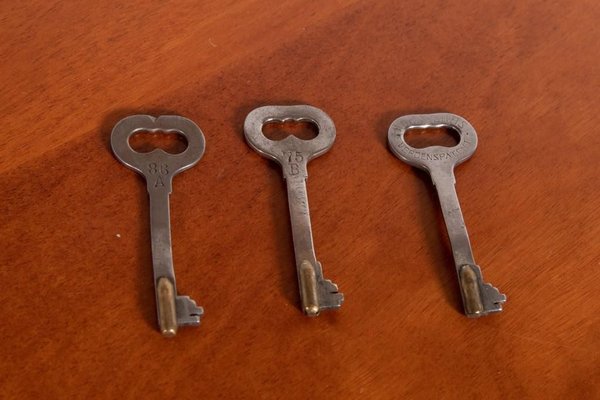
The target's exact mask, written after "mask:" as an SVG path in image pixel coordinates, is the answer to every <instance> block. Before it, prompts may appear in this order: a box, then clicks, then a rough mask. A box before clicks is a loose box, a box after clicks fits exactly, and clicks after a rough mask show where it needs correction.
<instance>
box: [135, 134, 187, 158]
mask: <svg viewBox="0 0 600 400" xmlns="http://www.w3.org/2000/svg"><path fill="white" fill-rule="evenodd" d="M129 146H131V148H132V149H133V150H134V151H136V152H138V153H149V152H151V151H153V150H154V149H162V150H164V151H166V152H167V153H169V154H179V153H183V152H184V151H185V149H187V147H188V141H187V139H186V138H185V136H183V135H182V134H181V133H180V132H177V131H162V130H141V131H137V132H135V133H134V134H133V135H131V136H130V137H129Z"/></svg>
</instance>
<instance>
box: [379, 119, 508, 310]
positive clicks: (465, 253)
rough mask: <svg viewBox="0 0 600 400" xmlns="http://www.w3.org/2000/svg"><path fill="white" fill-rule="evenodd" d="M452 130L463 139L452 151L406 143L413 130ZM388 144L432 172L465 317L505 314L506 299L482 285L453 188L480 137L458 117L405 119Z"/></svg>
mask: <svg viewBox="0 0 600 400" xmlns="http://www.w3.org/2000/svg"><path fill="white" fill-rule="evenodd" d="M427 128H450V129H453V130H455V131H456V132H458V134H459V135H460V141H459V143H458V144H457V145H456V146H454V147H451V148H448V147H442V146H430V147H426V148H423V149H416V148H414V147H411V146H410V145H408V144H407V143H406V141H405V140H404V134H405V133H406V131H408V130H410V129H427ZM388 142H389V145H390V148H391V150H392V152H393V153H394V154H395V155H396V156H397V157H398V158H399V159H401V160H402V161H404V162H406V163H408V164H410V165H412V166H414V167H417V168H420V169H423V170H425V171H427V172H429V175H430V176H431V180H432V181H433V184H434V185H435V188H436V190H437V193H438V197H439V199H440V205H441V207H442V213H443V215H444V221H445V223H446V229H447V231H448V236H449V238H450V244H451V246H452V253H453V255H454V264H455V266H456V273H457V275H458V282H459V285H460V292H461V295H462V300H463V306H464V310H465V314H466V315H467V316H468V317H481V316H484V315H487V314H490V313H495V312H500V311H502V304H503V303H504V302H505V301H506V296H505V295H504V294H501V293H500V292H499V291H498V289H496V288H495V287H493V286H492V285H491V284H489V283H485V282H484V281H483V277H482V275H481V269H480V268H479V266H478V265H477V264H475V260H474V258H473V251H472V249H471V244H470V242H469V235H468V234H467V228H466V226H465V222H464V220H463V216H462V212H461V210H460V204H459V203H458V196H457V195H456V189H455V187H454V184H455V178H454V167H455V166H456V165H458V164H460V163H462V162H463V161H465V160H467V159H469V158H470V157H471V156H472V155H473V153H474V152H475V149H476V148H477V134H476V133H475V129H474V128H473V127H472V126H471V124H469V122H468V121H467V120H465V119H464V118H462V117H459V116H458V115H454V114H447V113H440V114H421V115H405V116H402V117H400V118H398V119H396V120H395V121H394V122H393V123H392V125H391V126H390V129H389V132H388Z"/></svg>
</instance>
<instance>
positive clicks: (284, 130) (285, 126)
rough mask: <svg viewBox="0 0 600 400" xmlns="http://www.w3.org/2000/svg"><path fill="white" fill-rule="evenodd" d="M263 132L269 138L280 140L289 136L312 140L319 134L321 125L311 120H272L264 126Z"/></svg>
mask: <svg viewBox="0 0 600 400" xmlns="http://www.w3.org/2000/svg"><path fill="white" fill-rule="evenodd" d="M262 133H263V135H265V137H267V138H268V139H271V140H275V141H279V140H283V139H285V138H287V137H288V136H295V137H297V138H298V139H302V140H312V139H314V138H316V137H317V136H318V135H319V127H318V126H317V125H316V124H315V123H314V122H312V121H309V120H305V119H304V120H303V119H300V120H297V119H286V120H283V121H281V120H272V121H268V122H266V123H265V124H264V125H263V126H262Z"/></svg>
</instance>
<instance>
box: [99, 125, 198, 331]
mask: <svg viewBox="0 0 600 400" xmlns="http://www.w3.org/2000/svg"><path fill="white" fill-rule="evenodd" d="M141 131H144V132H166V133H177V134H180V135H183V136H184V137H185V139H186V140H187V148H186V149H185V150H184V151H183V152H182V153H179V154H169V153H167V152H165V151H163V150H162V149H154V150H152V151H151V152H149V153H138V152H137V151H135V150H133V149H132V148H131V146H130V145H129V138H130V137H131V136H132V135H134V134H135V133H137V132H141ZM110 142H111V146H112V150H113V153H114V154H115V156H116V157H117V159H119V161H121V162H122V163H123V164H125V165H126V166H127V167H129V168H131V169H133V170H134V171H136V172H138V173H140V174H142V175H144V177H145V178H146V188H147V189H148V195H149V197H150V230H151V240H152V266H153V269H154V289H155V292H156V309H157V314H158V325H159V327H160V331H161V333H162V334H163V335H164V336H167V337H170V336H175V334H177V328H178V327H180V326H185V325H193V326H197V325H199V324H200V317H201V316H202V314H203V313H204V310H203V309H202V307H198V306H197V305H196V303H195V302H194V300H192V299H191V298H189V297H188V296H179V295H177V286H176V284H175V271H174V270H173V255H172V251H171V222H170V217H169V194H170V193H171V185H172V180H173V177H174V176H175V175H177V174H178V173H179V172H181V171H184V170H186V169H188V168H191V167H193V166H194V165H196V163H197V162H198V161H199V160H200V158H202V155H203V154H204V136H203V134H202V131H201V130H200V128H198V126H197V125H196V124H194V123H193V122H192V121H190V120H189V119H187V118H183V117H180V116H176V115H163V116H160V117H158V118H154V117H152V116H150V115H133V116H130V117H127V118H124V119H122V120H121V121H119V122H118V123H117V124H116V125H115V127H114V128H113V131H112V134H111V138H110Z"/></svg>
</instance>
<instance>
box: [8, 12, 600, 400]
mask: <svg viewBox="0 0 600 400" xmlns="http://www.w3.org/2000/svg"><path fill="white" fill-rule="evenodd" d="M0 7H1V11H2V13H1V15H2V23H1V24H0V29H1V30H2V41H0V54H2V56H3V60H4V61H3V62H2V64H1V66H0V68H1V75H0V76H1V77H2V90H0V104H1V107H2V116H1V117H0V118H1V119H0V121H1V123H2V127H3V129H4V135H3V139H4V140H3V142H2V144H1V145H0V172H1V177H0V179H1V180H0V183H1V184H2V188H3V191H2V195H0V196H1V197H0V234H1V238H2V243H3V244H4V250H3V251H2V252H1V253H0V282H2V289H1V290H0V312H1V315H2V320H3V322H2V324H1V325H0V338H1V344H0V351H1V354H2V358H1V360H2V361H1V362H0V397H1V398H6V399H29V398H31V399H39V398H61V399H66V398H68V399H73V398H82V399H83V398H85V399H90V398H132V399H133V398H145V399H153V398H157V399H159V398H160V399H165V398H179V399H187V398H190V399H191V398H202V399H216V398H224V399H235V398H262V399H278V398H286V399H307V398H314V399H325V398H361V399H362V398H367V399H399V398H423V399H431V398H450V399H451V398H503V399H509V398H510V399H523V398H539V399H548V398H557V399H576V398H577V399H591V398H599V397H600V389H599V383H598V382H599V380H600V369H599V368H598V366H599V365H600V334H599V332H600V321H599V317H598V309H599V306H600V298H599V295H598V286H599V284H600V269H599V264H600V251H599V250H600V245H599V240H598V237H600V220H599V217H598V208H599V207H600V201H599V200H598V194H599V193H598V184H597V183H596V181H597V179H598V178H599V177H600V165H599V163H598V150H599V146H600V136H599V135H598V132H597V131H598V126H597V125H598V109H599V108H600V98H599V97H598V88H599V87H600V70H599V69H598V60H599V59H600V40H599V38H600V26H599V24H598V22H597V21H598V19H599V18H600V5H599V4H598V2H596V1H576V2H571V3H569V6H568V7H566V6H565V5H564V4H561V3H550V2H543V1H520V2H510V3H508V2H458V3H456V2H454V3H446V2H439V1H433V2H402V3H399V2H396V1H391V0H382V1H377V2H358V1H348V2H318V3H306V2H303V1H300V0H292V1H286V2H276V1H263V2H259V1H250V0H246V1H236V2H233V1H227V2H223V1H205V2H177V3H168V2H156V1H137V2H133V3H128V4H122V5H116V4H113V3H106V4H104V5H103V4H96V3H89V4H87V3H86V4H85V5H84V4H79V3H78V4H76V3H73V2H56V1H45V2H41V1H29V2H21V3H16V2H5V4H3V5H2V6H0ZM293 103H308V104H312V105H315V106H317V107H320V108H322V109H323V110H325V111H326V112H327V113H328V114H329V115H330V116H331V117H332V118H333V120H334V121H335V123H336V126H337V131H338V137H337V141H336V143H335V145H334V147H333V149H332V151H331V152H330V153H328V154H326V155H324V156H323V157H320V158H319V159H316V160H315V161H313V162H312V163H311V165H310V166H309V173H310V179H309V183H308V186H309V196H310V202H311V212H312V218H313V229H314V236H315V244H316V249H317V254H318V255H319V259H320V260H321V261H322V262H323V266H324V269H325V271H326V275H327V277H328V278H331V279H332V280H334V281H335V282H337V283H339V285H340V288H341V290H342V291H343V292H344V293H345V295H346V303H345V304H344V306H343V308H342V309H341V310H340V311H339V312H337V313H328V314H324V315H322V316H321V317H319V318H317V319H308V318H305V317H303V316H302V314H301V313H300V311H299V309H298V293H297V287H296V276H295V271H294V266H293V249H292V244H291V236H290V227H289V222H288V215H287V203H286V197H285V190H284V183H283V180H282V178H281V173H280V170H279V167H277V166H276V165H273V164H272V163H270V162H269V161H267V160H265V159H262V158H260V157H259V156H258V155H257V154H256V153H255V152H254V151H252V150H251V149H250V148H249V147H248V146H247V145H246V144H245V142H244V140H243V134H242V123H243V120H244V118H245V116H246V114H247V113H248V112H249V111H250V110H252V109H253V108H255V107H257V106H260V105H266V104H293ZM434 111H448V112H453V113H457V114H460V115H462V116H464V117H465V118H467V119H468V120H469V121H470V122H471V123H472V124H473V125H474V126H475V128H476V129H477V131H478V134H479V137H480V147H479V149H478V150H477V153H476V154H475V156H474V158H473V159H471V160H470V161H468V162H467V163H465V164H464V165H462V166H460V167H459V168H458V169H457V171H456V175H457V189H458V192H459V197H460V200H461V203H462V206H463V211H464V214H465V219H466V221H467V224H468V228H469V233H470V234H471V237H472V242H473V246H474V251H475V256H476V258H477V260H478V262H479V263H480V265H481V266H482V269H483V272H484V276H485V277H486V279H487V280H488V281H490V282H493V283H494V284H495V285H497V286H498V287H499V288H500V289H501V290H502V291H503V292H505V293H506V294H507V295H508V302H507V304H506V307H505V312H503V313H502V314H500V315H496V316H492V317H489V318H485V319H480V320H469V319H466V318H465V317H464V316H463V315H462V314H461V310H460V307H461V306H460V299H459V293H458V288H457V282H456V278H455V276H454V272H453V266H452V261H451V254H450V250H449V247H448V243H447V240H446V239H445V233H444V231H443V229H444V228H443V225H442V221H441V216H440V212H439V206H438V204H437V200H436V198H435V194H434V192H433V189H432V187H431V185H430V183H429V181H428V177H427V176H426V175H425V174H423V173H420V172H418V171H415V170H414V169H411V168H410V167H408V166H407V165H405V164H403V163H401V162H400V161H399V160H397V159H396V158H395V157H394V156H393V155H392V154H391V153H390V152H389V151H388V150H387V145H386V133H387V128H388V126H389V124H390V123H391V122H392V121H393V119H394V118H396V117H397V116H399V115H402V114H407V113H421V112H434ZM134 113H150V114H163V113H176V114H180V115H183V116H186V117H188V118H191V119H192V120H194V121H196V122H197V123H198V124H199V125H200V127H201V128H202V129H203V131H204V132H205V135H206V140H207V152H206V154H205V157H204V158H203V159H202V161H201V162H200V164H199V165H198V166H197V167H195V168H193V169H191V170H189V171H186V172H184V173H182V174H181V175H180V176H178V177H177V178H175V181H174V194H173V196H172V199H171V206H172V223H173V245H174V249H173V250H174V259H175V268H176V271H177V277H178V283H179V289H180V290H181V292H182V293H186V294H189V295H191V296H192V297H193V298H195V299H196V300H198V302H199V303H200V304H201V305H203V306H204V307H205V309H206V316H205V318H204V319H203V322H202V326H201V327H200V328H198V329H183V330H181V332H180V334H179V335H178V336H177V337H176V338H175V339H174V340H166V339H164V338H162V337H161V336H160V334H159V333H158V332H157V330H156V326H155V325H156V321H155V315H154V293H153V285H152V269H151V264H150V248H149V243H148V240H149V230H148V209H147V207H148V205H147V196H146V192H145V188H144V184H143V181H142V179H141V178H140V177H138V176H136V174H135V173H133V172H132V171H130V170H128V169H126V168H125V167H123V166H122V165H121V164H119V163H118V162H117V161H116V160H115V159H114V158H113V156H112V155H111V153H110V150H109V135H110V131H111V129H112V127H113V125H114V124H115V123H116V121H118V120H119V119H120V118H122V117H124V116H127V115H130V114H134Z"/></svg>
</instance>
